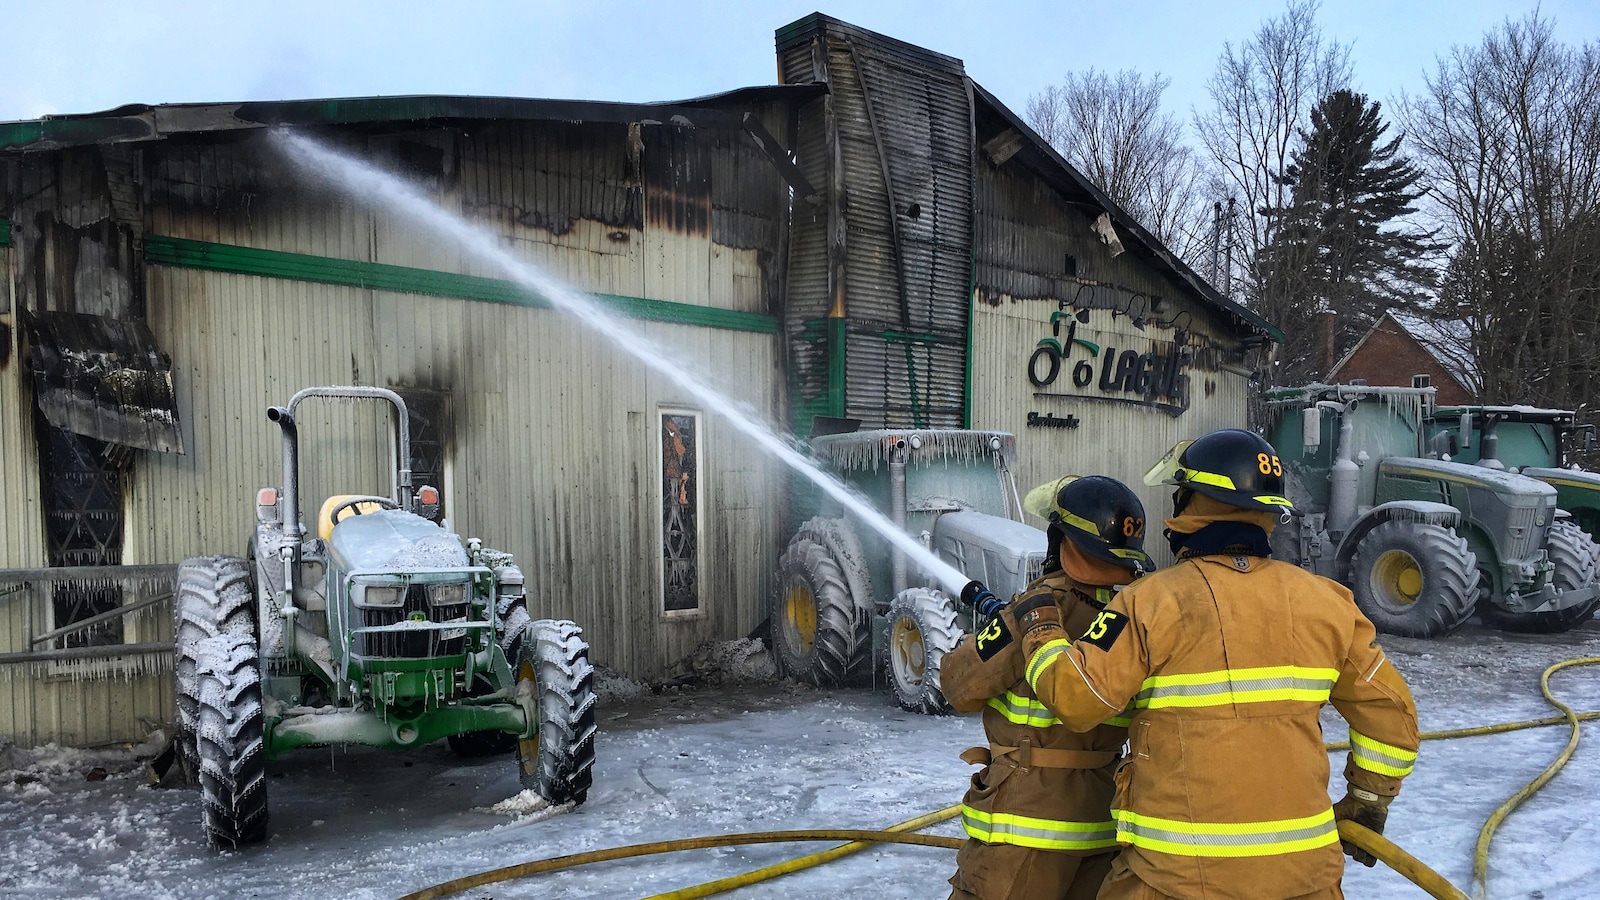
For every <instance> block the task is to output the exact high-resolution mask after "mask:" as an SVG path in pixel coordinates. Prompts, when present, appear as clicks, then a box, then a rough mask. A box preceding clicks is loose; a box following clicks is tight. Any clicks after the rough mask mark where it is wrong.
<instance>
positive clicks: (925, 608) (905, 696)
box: [886, 588, 961, 716]
mask: <svg viewBox="0 0 1600 900" xmlns="http://www.w3.org/2000/svg"><path fill="white" fill-rule="evenodd" d="M886 625H887V627H888V629H889V634H888V646H889V663H888V665H889V686H890V688H891V689H893V691H894V699H895V702H896V703H899V704H900V706H901V707H903V708H905V709H908V710H910V711H912V712H916V713H923V714H925V715H930V716H943V715H948V714H949V713H950V712H951V709H950V704H949V702H947V701H946V700H945V699H944V692H943V690H941V689H940V687H939V666H940V664H941V663H942V662H943V661H944V655H945V654H946V653H949V652H950V651H951V650H954V649H955V648H956V644H958V643H960V642H961V626H960V625H958V624H957V622H956V605H955V603H954V602H952V601H951V599H950V597H949V596H947V595H946V594H945V593H944V592H943V591H937V590H933V589H932V588H907V589H905V590H903V591H901V592H900V593H899V594H898V595H896V596H895V598H894V600H893V601H892V602H890V604H889V615H888V619H887V623H886Z"/></svg>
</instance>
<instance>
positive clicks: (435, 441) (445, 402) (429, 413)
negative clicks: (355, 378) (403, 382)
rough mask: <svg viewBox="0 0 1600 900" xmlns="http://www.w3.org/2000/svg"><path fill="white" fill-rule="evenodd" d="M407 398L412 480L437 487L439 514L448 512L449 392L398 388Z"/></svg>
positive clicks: (402, 396)
mask: <svg viewBox="0 0 1600 900" xmlns="http://www.w3.org/2000/svg"><path fill="white" fill-rule="evenodd" d="M396 393H398V394H399V395H400V399H402V400H404V401H406V415H407V418H408V419H409V420H410V425H411V484H412V486H413V487H422V486H423V485H425V484H431V485H433V486H434V487H436V488H438V489H439V517H440V518H441V519H442V518H444V517H445V516H447V515H449V510H448V509H447V508H446V505H445V504H446V503H447V502H448V498H447V497H446V496H445V483H444V482H445V463H446V455H447V453H448V451H449V447H450V395H449V394H446V393H444V392H442V391H424V390H412V389H408V390H397V391H396Z"/></svg>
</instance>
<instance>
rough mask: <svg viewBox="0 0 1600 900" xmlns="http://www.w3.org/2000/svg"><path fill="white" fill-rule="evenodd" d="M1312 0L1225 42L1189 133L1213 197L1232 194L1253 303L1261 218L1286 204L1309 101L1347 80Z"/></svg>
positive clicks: (1343, 57) (1269, 234) (1241, 270)
mask: <svg viewBox="0 0 1600 900" xmlns="http://www.w3.org/2000/svg"><path fill="white" fill-rule="evenodd" d="M1318 6H1319V5H1318V3H1317V2H1316V0H1290V3H1289V6H1288V8H1287V9H1286V10H1285V11H1284V13H1283V15H1282V16H1279V17H1276V18H1272V19H1268V20H1267V21H1266V22H1265V23H1263V24H1262V26H1261V28H1260V29H1259V30H1258V31H1256V33H1255V35H1253V36H1252V37H1251V38H1250V39H1249V40H1247V41H1245V42H1244V43H1242V44H1239V45H1238V46H1235V45H1233V44H1232V43H1229V44H1225V45H1223V50H1222V56H1221V57H1220V58H1219V59H1218V60H1217V68H1216V71H1215V72H1214V73H1213V74H1212V76H1211V79H1210V80H1209V81H1207V82H1206V91H1207V93H1208V94H1210V96H1211V108H1210V109H1209V110H1206V111H1204V112H1197V113H1196V114H1195V117H1194V126H1195V132H1196V133H1197V134H1198V135H1199V138H1200V144H1201V146H1202V148H1203V150H1204V153H1205V155H1206V156H1207V157H1209V162H1210V163H1211V164H1212V166H1213V170H1214V171H1213V180H1212V183H1211V185H1210V187H1209V190H1211V191H1212V192H1213V193H1214V194H1215V196H1216V198H1218V199H1220V198H1222V197H1236V198H1238V201H1239V205H1240V206H1241V207H1242V209H1243V213H1244V214H1243V215H1242V216H1240V217H1239V222H1238V224H1237V233H1238V246H1237V247H1236V249H1235V252H1234V262H1235V267H1236V270H1237V271H1236V272H1235V273H1234V276H1235V279H1236V280H1238V281H1239V282H1240V283H1242V284H1243V285H1244V292H1245V294H1246V297H1247V299H1251V300H1254V299H1255V296H1254V292H1255V288H1256V286H1257V285H1259V284H1260V281H1261V279H1260V273H1259V272H1258V271H1257V267H1256V258H1257V256H1258V255H1259V254H1260V252H1261V250H1262V248H1264V247H1266V246H1267V245H1268V244H1269V243H1271V241H1272V238H1273V229H1274V224H1273V220H1272V217H1269V216H1267V215H1265V214H1264V211H1266V210H1270V209H1283V208H1285V207H1287V206H1288V205H1289V202H1290V199H1291V193H1292V188H1291V186H1290V183H1289V179H1288V178H1287V177H1286V176H1287V174H1288V166H1289V164H1290V154H1291V152H1292V151H1293V149H1294V146H1295V143H1296V139H1297V135H1298V133H1299V129H1300V127H1301V124H1302V123H1303V122H1305V121H1306V119H1307V117H1308V114H1309V112H1310V109H1311V106H1312V104H1314V103H1316V102H1317V101H1318V100H1320V99H1321V98H1323V97H1326V96H1328V95H1329V94H1331V93H1333V92H1334V91H1335V90H1338V89H1339V88H1343V87H1346V86H1347V85H1348V84H1349V82H1350V79H1351V70H1350V47H1349V45H1348V44H1340V43H1337V42H1334V41H1330V40H1327V39H1326V38H1324V37H1323V34H1322V28H1321V26H1319V25H1318V24H1317V9H1318Z"/></svg>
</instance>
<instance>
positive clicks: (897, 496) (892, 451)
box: [889, 438, 906, 596]
mask: <svg viewBox="0 0 1600 900" xmlns="http://www.w3.org/2000/svg"><path fill="white" fill-rule="evenodd" d="M889 518H890V519H892V520H893V521H894V527H896V528H898V529H900V530H901V531H902V532H903V531H905V530H906V441H905V438H896V439H895V442H894V444H893V446H891V447H890V448H889ZM889 581H890V583H891V586H892V587H893V588H894V593H895V595H896V596H899V594H900V592H901V591H903V590H905V589H906V557H905V554H904V553H901V552H900V551H899V550H895V551H894V558H893V563H892V568H891V569H890V575H889Z"/></svg>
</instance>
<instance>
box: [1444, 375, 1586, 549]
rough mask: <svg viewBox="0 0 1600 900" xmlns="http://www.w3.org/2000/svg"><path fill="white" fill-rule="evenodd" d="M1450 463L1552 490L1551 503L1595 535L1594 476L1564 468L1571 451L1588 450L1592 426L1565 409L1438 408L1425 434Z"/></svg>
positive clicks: (1568, 463)
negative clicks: (1519, 477) (1502, 472)
mask: <svg viewBox="0 0 1600 900" xmlns="http://www.w3.org/2000/svg"><path fill="white" fill-rule="evenodd" d="M1441 434H1443V435H1445V437H1444V438H1443V439H1442V441H1443V445H1442V446H1443V449H1446V450H1447V452H1449V454H1450V458H1451V459H1453V460H1455V461H1456V462H1462V463H1474V464H1476V465H1480V466H1487V467H1490V468H1496V469H1510V470H1511V471H1513V472H1518V473H1521V474H1523V475H1526V476H1528V477H1529V478H1537V479H1539V480H1540V481H1542V482H1544V483H1545V484H1548V485H1550V486H1551V487H1553V488H1555V489H1556V505H1557V506H1558V507H1560V508H1561V509H1563V510H1566V511H1567V512H1569V513H1571V514H1572V518H1573V519H1574V520H1576V521H1577V523H1578V527H1580V528H1582V529H1583V530H1584V531H1585V532H1587V533H1588V535H1589V537H1590V538H1593V537H1595V536H1596V535H1597V534H1600V474H1596V473H1594V472H1585V471H1582V470H1579V469H1576V468H1572V467H1570V463H1571V461H1572V460H1571V456H1572V454H1573V453H1575V452H1580V451H1581V452H1593V451H1594V449H1595V435H1594V426H1593V425H1579V424H1577V414H1576V413H1574V412H1573V411H1572V410H1569V409H1539V408H1537V407H1533V406H1441V407H1439V408H1437V409H1435V410H1434V412H1433V415H1432V416H1431V417H1429V419H1428V437H1429V438H1430V440H1434V441H1440V440H1441V439H1440V438H1439V435H1441Z"/></svg>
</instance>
